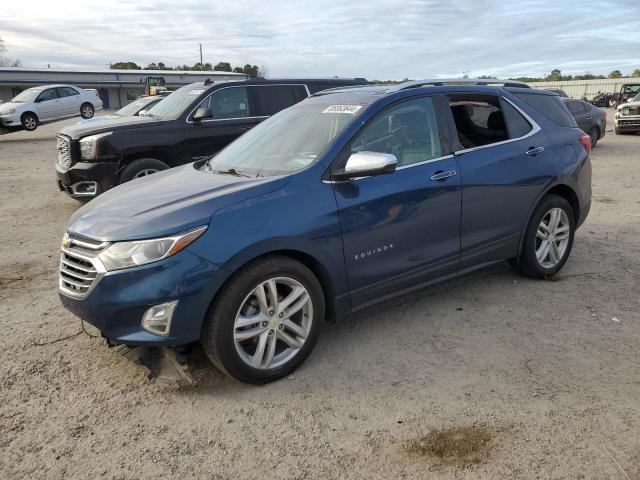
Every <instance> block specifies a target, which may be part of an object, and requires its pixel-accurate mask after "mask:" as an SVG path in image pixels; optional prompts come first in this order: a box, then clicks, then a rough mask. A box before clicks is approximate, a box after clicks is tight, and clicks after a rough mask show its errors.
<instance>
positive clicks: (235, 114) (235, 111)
mask: <svg viewBox="0 0 640 480" xmlns="http://www.w3.org/2000/svg"><path fill="white" fill-rule="evenodd" d="M198 107H202V108H210V109H211V112H212V114H213V118H215V119H225V118H242V117H249V116H251V111H250V108H249V97H248V95H247V89H246V87H230V88H223V89H221V90H216V91H215V92H213V93H212V94H211V95H210V96H208V97H207V98H205V99H204V100H203V101H202V102H201V103H200V105H199V106H198Z"/></svg>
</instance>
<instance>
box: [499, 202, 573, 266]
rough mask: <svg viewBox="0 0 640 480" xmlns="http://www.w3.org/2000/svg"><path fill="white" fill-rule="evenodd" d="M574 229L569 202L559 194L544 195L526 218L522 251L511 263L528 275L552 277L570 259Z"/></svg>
mask: <svg viewBox="0 0 640 480" xmlns="http://www.w3.org/2000/svg"><path fill="white" fill-rule="evenodd" d="M575 228H576V223H575V217H574V213H573V208H572V207H571V204H570V203H569V202H568V201H567V200H565V199H564V198H562V197H560V196H558V195H546V196H545V197H543V198H542V200H541V201H540V203H539V204H538V206H537V207H536V209H535V211H534V212H533V215H532V216H531V220H529V225H528V226H527V231H526V233H525V238H524V245H523V248H522V253H521V254H520V256H518V257H516V258H515V259H512V260H511V265H512V266H513V267H514V268H515V269H516V270H518V271H519V272H520V273H522V274H523V275H525V276H527V277H531V278H548V277H552V276H553V275H555V274H556V273H558V271H560V269H561V268H562V267H563V266H564V264H565V262H566V261H567V259H568V258H569V254H570V253H571V248H572V247H573V238H574V234H575Z"/></svg>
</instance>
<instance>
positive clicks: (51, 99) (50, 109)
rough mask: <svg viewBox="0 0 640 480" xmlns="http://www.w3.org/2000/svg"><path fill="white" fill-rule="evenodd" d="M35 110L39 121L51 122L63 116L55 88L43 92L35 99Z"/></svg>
mask: <svg viewBox="0 0 640 480" xmlns="http://www.w3.org/2000/svg"><path fill="white" fill-rule="evenodd" d="M35 103H36V110H37V113H38V118H39V119H40V120H52V119H54V118H58V117H60V116H63V115H64V114H63V113H61V112H62V105H61V103H60V98H58V93H57V92H56V89H55V88H47V89H46V90H43V91H42V93H40V95H38V97H37V98H36V102H35Z"/></svg>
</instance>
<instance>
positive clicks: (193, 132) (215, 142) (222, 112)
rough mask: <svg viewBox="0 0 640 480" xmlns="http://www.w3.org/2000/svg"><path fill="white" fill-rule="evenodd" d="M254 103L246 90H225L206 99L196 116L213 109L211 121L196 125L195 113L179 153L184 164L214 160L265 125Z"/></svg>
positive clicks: (187, 126) (190, 119)
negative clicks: (248, 132) (241, 136)
mask: <svg viewBox="0 0 640 480" xmlns="http://www.w3.org/2000/svg"><path fill="white" fill-rule="evenodd" d="M251 100H252V99H251V97H250V95H249V91H248V89H247V88H246V87H224V88H221V89H219V90H215V91H214V92H212V93H211V94H210V95H209V96H208V97H206V98H205V99H204V100H203V101H202V102H201V103H200V104H199V105H198V107H196V108H195V109H194V111H193V113H195V111H196V110H197V109H198V108H204V109H209V110H210V111H211V118H206V119H202V120H200V121H194V120H193V113H191V114H190V115H189V118H187V125H186V127H185V133H186V135H185V139H184V141H183V142H182V146H181V147H182V148H180V149H179V151H180V152H181V155H182V159H181V160H182V163H188V162H193V161H196V160H200V159H203V158H207V157H210V156H211V155H213V154H215V153H217V152H219V151H220V150H222V149H223V148H224V147H226V146H227V145H229V144H230V143H231V142H233V141H234V140H235V139H236V138H238V137H239V136H240V135H242V134H243V133H244V132H246V131H248V130H250V129H251V128H253V127H254V126H255V125H257V124H258V123H259V122H260V121H262V120H263V117H259V116H256V115H255V112H254V106H253V102H252V101H251Z"/></svg>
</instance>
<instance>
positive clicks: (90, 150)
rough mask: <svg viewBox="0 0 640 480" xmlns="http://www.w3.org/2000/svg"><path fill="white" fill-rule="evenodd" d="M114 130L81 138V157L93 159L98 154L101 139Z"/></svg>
mask: <svg viewBox="0 0 640 480" xmlns="http://www.w3.org/2000/svg"><path fill="white" fill-rule="evenodd" d="M112 133H113V132H105V133H99V134H97V135H91V136H89V137H84V138H83V139H81V140H80V157H82V159H83V160H93V159H94V158H96V157H97V156H98V151H99V146H100V139H101V138H104V137H106V136H107V135H111V134H112Z"/></svg>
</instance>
